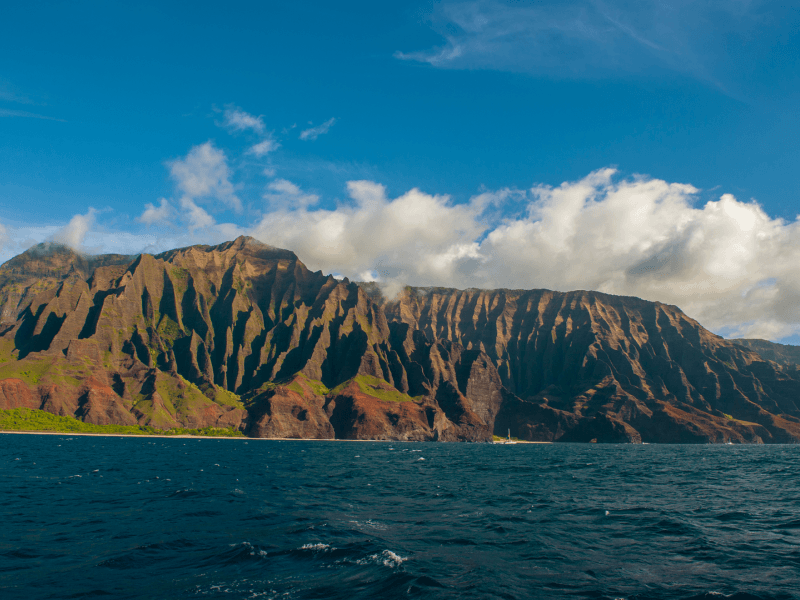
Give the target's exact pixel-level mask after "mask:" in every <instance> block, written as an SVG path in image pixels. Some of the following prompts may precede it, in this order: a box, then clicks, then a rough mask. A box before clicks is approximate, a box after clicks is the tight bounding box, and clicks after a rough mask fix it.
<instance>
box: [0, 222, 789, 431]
mask: <svg viewBox="0 0 800 600" xmlns="http://www.w3.org/2000/svg"><path fill="white" fill-rule="evenodd" d="M0 307H2V311H1V312H0V409H2V408H13V407H20V406H24V407H28V408H39V409H42V410H47V411H50V412H53V413H55V414H59V415H67V416H73V417H75V418H79V419H81V420H84V421H87V422H91V423H98V424H107V423H120V424H136V423H138V424H143V425H144V424H146V425H151V426H153V427H157V428H171V427H209V426H211V427H231V428H237V429H240V430H242V431H245V432H246V433H247V434H248V435H252V436H259V437H287V438H314V439H330V438H334V437H335V438H342V439H393V440H402V439H407V440H441V441H485V440H489V439H491V436H492V434H497V435H502V436H505V435H506V434H507V432H508V431H510V432H511V434H512V435H513V436H515V437H519V438H521V439H527V440H535V441H581V442H589V441H597V442H613V443H617V442H639V441H648V442H651V441H652V442H688V443H703V442H728V441H732V442H738V443H759V442H764V443H774V442H795V441H798V440H800V375H798V370H797V368H796V366H790V365H789V364H788V363H786V361H782V362H783V363H784V364H777V363H775V362H771V360H765V356H764V354H765V353H766V352H767V351H766V350H764V349H763V348H762V349H761V350H760V352H761V354H759V353H758V352H754V351H753V350H752V349H751V347H752V348H755V346H754V345H753V344H750V347H746V346H747V344H745V343H744V342H746V341H739V342H738V343H733V342H731V341H728V340H724V339H722V338H720V337H719V336H716V335H714V334H712V333H710V332H708V331H707V330H705V329H704V328H703V327H702V326H700V325H699V324H698V323H697V322H695V321H693V320H692V319H690V318H689V317H687V316H686V315H684V314H683V313H682V312H681V311H680V310H679V309H678V308H677V307H674V306H669V305H665V304H661V303H658V302H646V301H643V300H640V299H638V298H625V297H619V296H610V295H606V294H601V293H597V292H585V291H578V292H569V293H559V292H552V291H547V290H529V291H524V290H491V291H489V290H453V289H445V288H426V289H420V288H407V289H406V290H404V291H403V292H402V293H401V294H400V296H398V297H397V298H394V299H391V300H387V299H385V298H383V296H382V295H381V293H380V290H379V289H378V288H377V287H375V286H374V285H370V284H361V285H357V284H355V283H352V282H350V281H348V280H346V279H345V280H342V281H339V280H337V279H335V278H333V277H331V276H325V275H323V274H322V273H321V272H319V271H318V272H311V271H309V270H308V269H307V268H306V267H305V266H304V265H303V264H302V262H301V261H300V260H298V258H297V256H295V254H294V253H292V252H290V251H287V250H281V249H278V248H274V247H271V246H268V245H265V244H261V243H259V242H256V241H255V240H252V239H250V238H244V237H243V238H239V239H237V240H235V241H233V242H227V243H225V244H221V245H218V246H192V247H189V248H181V249H176V250H171V251H169V252H165V253H162V254H159V255H155V256H153V255H148V254H142V255H139V256H136V257H125V256H118V255H109V256H98V257H84V256H81V255H78V254H76V253H75V252H73V251H71V250H69V249H67V248H65V247H63V246H57V245H52V244H51V245H40V246H37V247H34V248H32V249H31V250H29V251H27V252H26V253H24V254H22V255H20V256H18V257H15V258H14V259H12V260H11V261H9V262H7V263H5V264H4V265H2V266H1V267H0ZM789 353H790V352H789V350H784V351H783V352H782V353H776V354H774V357H780V356H787V355H788V354H789Z"/></svg>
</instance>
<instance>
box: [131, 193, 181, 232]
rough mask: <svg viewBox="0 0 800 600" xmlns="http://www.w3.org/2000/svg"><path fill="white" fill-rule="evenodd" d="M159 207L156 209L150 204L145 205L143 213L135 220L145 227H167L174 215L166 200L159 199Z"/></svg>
mask: <svg viewBox="0 0 800 600" xmlns="http://www.w3.org/2000/svg"><path fill="white" fill-rule="evenodd" d="M160 202H161V205H160V206H158V207H156V206H155V205H153V204H151V203H149V202H148V203H147V204H145V207H144V212H143V213H142V214H141V215H140V216H139V218H138V219H137V220H138V221H139V222H140V223H144V224H145V225H148V226H150V225H167V224H168V223H169V222H170V219H171V217H172V215H173V213H174V209H173V208H172V205H171V204H170V203H169V202H168V201H167V199H166V198H161V200H160Z"/></svg>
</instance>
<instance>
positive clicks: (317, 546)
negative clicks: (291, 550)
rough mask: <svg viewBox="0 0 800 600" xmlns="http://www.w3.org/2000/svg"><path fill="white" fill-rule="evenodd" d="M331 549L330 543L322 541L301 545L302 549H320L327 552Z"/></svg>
mask: <svg viewBox="0 0 800 600" xmlns="http://www.w3.org/2000/svg"><path fill="white" fill-rule="evenodd" d="M329 549H330V545H328V544H322V543H316V544H303V545H302V546H300V550H319V551H322V552H327V551H328V550H329ZM333 550H336V548H333Z"/></svg>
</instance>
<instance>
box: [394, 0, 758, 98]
mask: <svg viewBox="0 0 800 600" xmlns="http://www.w3.org/2000/svg"><path fill="white" fill-rule="evenodd" d="M763 4H764V2H761V1H758V0H753V1H751V0H742V1H731V0H700V1H692V0H676V1H674V2H668V3H666V2H661V1H657V0H642V1H641V2H635V3H630V2H624V1H622V0H578V1H576V2H541V3H540V2H537V3H535V4H532V3H520V2H500V1H496V0H469V1H463V2H462V1H458V0H455V1H452V0H451V1H445V2H444V3H442V4H439V5H437V7H436V9H434V11H433V13H432V14H431V20H430V24H431V27H432V28H433V29H434V30H436V31H437V32H439V33H441V34H442V37H443V38H444V43H443V44H442V45H440V46H438V47H435V48H428V49H424V50H416V51H398V52H396V53H395V57H396V58H398V59H401V60H412V61H418V62H425V63H428V64H430V65H432V66H434V67H438V68H449V69H496V70H504V71H514V72H526V73H532V74H539V75H546V76H553V77H566V78H575V77H581V78H583V77H588V78H598V77H606V76H609V75H619V74H623V75H625V74H630V73H640V72H645V71H647V70H648V69H650V68H652V67H656V66H657V67H662V68H669V69H672V70H674V71H677V72H681V73H684V74H688V75H691V76H693V77H696V78H698V79H702V80H705V81H708V82H712V83H714V84H717V85H721V84H719V82H718V79H719V77H720V76H722V75H721V72H720V73H718V72H717V70H716V66H717V65H718V64H719V63H724V62H725V61H728V62H729V61H730V57H729V56H728V47H729V40H730V38H731V36H734V37H735V36H739V35H747V36H748V37H752V36H753V34H754V33H756V32H757V30H758V28H759V26H760V25H761V24H762V22H763V20H764V19H763V15H762V14H761V13H763V12H764V11H763V10H761V9H762V8H763V6H762V5H763ZM720 69H721V71H724V68H722V67H720Z"/></svg>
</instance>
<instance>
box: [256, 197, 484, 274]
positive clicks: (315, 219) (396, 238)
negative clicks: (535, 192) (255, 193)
mask: <svg viewBox="0 0 800 600" xmlns="http://www.w3.org/2000/svg"><path fill="white" fill-rule="evenodd" d="M287 183H288V182H286V183H280V184H278V185H280V186H281V187H284V189H286V190H287V191H293V190H292V189H291V187H290V185H291V184H290V185H286V184H287ZM348 192H349V195H350V197H351V199H352V200H353V203H352V204H351V205H345V206H340V207H339V208H337V209H335V210H324V209H319V210H309V209H308V208H307V207H303V206H301V207H298V208H297V209H295V210H290V209H288V208H281V209H278V210H275V211H273V212H270V213H268V214H266V215H265V216H264V218H263V219H262V220H261V222H260V223H259V224H258V225H257V226H256V227H255V228H254V229H253V235H254V236H256V237H258V238H259V239H262V240H264V241H265V242H268V243H270V244H273V245H276V246H281V247H284V248H291V249H292V250H294V251H295V252H297V253H298V254H299V255H300V256H301V257H302V259H303V260H304V261H307V262H308V264H309V265H311V266H312V267H313V268H314V269H323V270H324V271H325V272H340V273H342V274H344V275H347V276H349V277H352V278H359V276H360V275H362V274H364V273H367V272H369V273H372V272H373V271H374V272H376V273H377V276H378V278H379V279H380V280H381V281H383V282H389V281H393V280H397V279H398V278H400V279H403V278H406V282H414V283H434V282H435V283H438V284H440V285H456V284H461V283H462V280H463V279H462V277H461V269H462V268H463V267H464V265H465V264H467V262H468V260H464V259H461V260H460V261H458V263H457V264H454V260H452V258H451V257H452V256H454V255H458V254H459V253H460V252H461V253H463V252H464V251H463V250H462V249H461V247H462V246H463V245H464V244H465V242H464V240H465V239H466V240H468V241H467V242H466V244H467V245H470V244H472V243H473V241H474V240H475V239H476V238H477V237H478V236H479V235H480V233H481V232H482V229H483V226H482V225H481V224H480V223H479V222H478V217H479V215H480V213H481V211H482V207H480V206H478V204H477V203H470V204H466V205H453V204H452V203H451V202H450V199H449V198H448V197H447V196H432V195H429V194H425V193H423V192H421V191H419V190H417V189H413V190H411V191H409V192H407V193H406V194H404V195H402V196H400V197H399V198H395V199H391V200H390V199H388V198H387V197H386V190H385V188H384V187H383V186H381V185H379V184H377V183H374V182H370V181H352V182H350V183H349V184H348ZM467 255H469V257H470V258H473V259H475V256H476V254H475V252H473V251H468V252H466V253H465V254H464V256H465V257H466V256H467Z"/></svg>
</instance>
